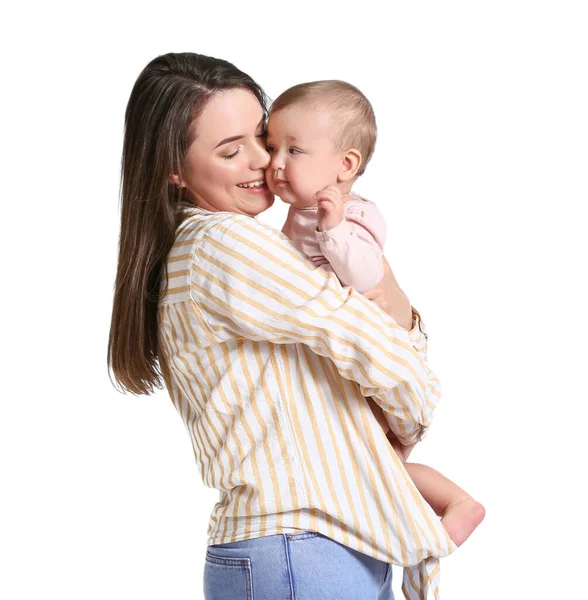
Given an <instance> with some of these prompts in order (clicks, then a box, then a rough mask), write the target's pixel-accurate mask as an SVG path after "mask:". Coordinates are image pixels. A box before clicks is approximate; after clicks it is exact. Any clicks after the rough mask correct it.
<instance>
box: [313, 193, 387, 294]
mask: <svg viewBox="0 0 588 600" xmlns="http://www.w3.org/2000/svg"><path fill="white" fill-rule="evenodd" d="M315 234H316V238H317V241H318V243H319V245H320V248H321V252H322V253H323V254H324V256H325V258H326V259H327V260H328V261H329V263H330V265H331V267H333V270H334V271H335V274H336V275H337V277H338V278H339V281H340V282H341V283H342V284H343V285H348V286H350V287H352V288H354V289H356V290H357V291H358V292H360V293H362V294H363V293H364V292H367V291H368V290H371V289H372V288H373V287H374V286H376V285H377V284H378V282H379V281H380V280H381V279H382V277H383V275H384V266H383V264H382V258H383V249H384V243H385V241H386V222H385V221H384V218H383V216H382V214H381V213H380V211H379V209H378V207H377V206H376V205H375V204H373V203H368V202H362V203H359V204H357V205H356V206H353V207H352V208H351V209H350V210H349V211H348V212H347V213H346V214H345V217H344V219H343V221H341V223H339V225H337V226H336V227H333V228H332V229H325V230H324V231H316V232H315Z"/></svg>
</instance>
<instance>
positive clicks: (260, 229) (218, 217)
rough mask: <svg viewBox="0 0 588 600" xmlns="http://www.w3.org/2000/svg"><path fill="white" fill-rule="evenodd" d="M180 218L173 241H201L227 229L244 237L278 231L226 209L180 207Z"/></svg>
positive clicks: (218, 234)
mask: <svg viewBox="0 0 588 600" xmlns="http://www.w3.org/2000/svg"><path fill="white" fill-rule="evenodd" d="M180 219H181V223H180V224H179V225H178V227H177V229H176V238H175V243H177V242H180V243H188V241H189V240H192V241H194V242H197V241H203V240H205V239H206V238H207V237H209V236H210V235H211V234H212V235H213V237H218V236H220V235H222V234H223V232H227V231H228V230H231V231H238V232H239V234H240V235H241V236H246V237H248V236H253V237H255V236H256V235H262V234H265V235H268V234H271V233H280V232H278V231H277V230H275V229H273V228H272V227H270V226H269V225H265V224H264V223H261V222H259V221H257V220H256V219H254V218H253V217H250V216H248V215H242V214H238V213H233V212H228V211H226V212H224V211H218V212H212V211H208V210H204V209H201V208H199V207H196V206H192V207H187V208H184V207H182V214H181V217H180Z"/></svg>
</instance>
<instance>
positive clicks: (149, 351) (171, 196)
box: [107, 53, 267, 394]
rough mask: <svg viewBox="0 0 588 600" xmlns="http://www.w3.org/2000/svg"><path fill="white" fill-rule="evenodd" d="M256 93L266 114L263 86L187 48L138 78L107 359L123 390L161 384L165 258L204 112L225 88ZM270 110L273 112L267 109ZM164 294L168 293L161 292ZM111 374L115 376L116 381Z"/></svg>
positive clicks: (127, 142)
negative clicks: (174, 179)
mask: <svg viewBox="0 0 588 600" xmlns="http://www.w3.org/2000/svg"><path fill="white" fill-rule="evenodd" d="M234 88H242V89H247V90H249V91H251V92H252V93H253V94H254V95H255V97H256V98H257V99H258V100H259V103H260V104H261V106H262V107H263V108H264V111H266V106H267V100H266V96H265V94H264V92H263V90H262V89H261V87H260V86H259V85H258V84H257V83H255V81H253V79H251V77H249V75H246V74H245V73H243V72H242V71H240V70H239V69H237V68H236V67H235V66H234V65H232V64H231V63H229V62H227V61H224V60H220V59H217V58H212V57H209V56H203V55H201V54H193V53H182V54H173V53H171V54H165V55H163V56H159V57H158V58H156V59H155V60H153V61H151V62H150V63H149V64H148V65H147V66H146V67H145V69H144V70H143V71H142V72H141V74H140V75H139V78H138V79H137V81H136V82H135V85H134V87H133V90H132V92H131V96H130V98H129V102H128V104H127V109H126V112H125V132H124V142H123V152H122V165H121V226H120V238H119V254H118V267H117V272H116V281H115V286H114V302H113V308H112V320H111V325H110V335H109V339H108V356H107V363H108V368H109V374H110V372H112V374H113V375H114V379H115V380H116V382H117V383H118V385H119V387H120V389H121V391H127V392H130V393H132V394H151V393H153V391H154V389H156V388H160V389H161V388H163V387H164V381H163V375H162V371H161V368H160V364H159V348H158V335H157V306H158V301H159V297H160V289H159V286H160V282H161V280H162V277H164V281H165V260H166V257H167V254H168V252H169V250H170V249H171V247H172V244H173V242H174V237H175V231H176V228H177V226H178V225H179V224H180V221H179V218H180V217H178V214H179V211H178V210H177V204H178V201H179V200H180V199H181V198H180V196H181V191H183V190H180V191H178V190H177V189H176V187H175V186H174V185H172V184H170V182H169V176H170V174H172V173H177V174H180V176H181V174H182V173H183V172H184V169H185V157H186V154H187V152H188V148H189V147H190V144H191V143H192V141H193V140H194V137H195V125H196V122H197V119H198V116H199V115H200V113H201V112H202V110H203V109H204V106H205V105H206V103H207V102H208V100H210V98H211V97H212V96H214V95H215V94H216V93H218V92H221V91H223V90H228V89H234ZM266 114H267V113H266ZM162 291H163V292H164V291H165V290H162ZM111 379H112V378H111Z"/></svg>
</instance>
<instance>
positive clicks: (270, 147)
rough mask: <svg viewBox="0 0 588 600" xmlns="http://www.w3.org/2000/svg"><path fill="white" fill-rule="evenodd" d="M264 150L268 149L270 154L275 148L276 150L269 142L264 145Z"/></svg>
mask: <svg viewBox="0 0 588 600" xmlns="http://www.w3.org/2000/svg"><path fill="white" fill-rule="evenodd" d="M266 150H267V151H268V152H269V153H270V154H273V153H274V152H275V150H276V149H275V148H274V147H273V146H272V145H271V144H268V145H267V146H266Z"/></svg>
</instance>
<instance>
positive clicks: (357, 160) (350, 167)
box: [338, 148, 363, 181]
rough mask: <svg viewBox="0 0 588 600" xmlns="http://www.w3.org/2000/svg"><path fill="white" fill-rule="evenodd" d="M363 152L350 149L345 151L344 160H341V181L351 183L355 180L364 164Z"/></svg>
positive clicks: (339, 177)
mask: <svg viewBox="0 0 588 600" xmlns="http://www.w3.org/2000/svg"><path fill="white" fill-rule="evenodd" d="M362 162H363V161H362V159H361V152H360V151H359V150H357V149H356V148H350V149H349V150H346V151H345V154H344V155H343V159H342V160H341V169H340V170H339V176H338V179H339V181H349V180H350V179H353V178H354V177H355V176H356V175H357V172H358V171H359V168H360V167H361V163H362Z"/></svg>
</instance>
